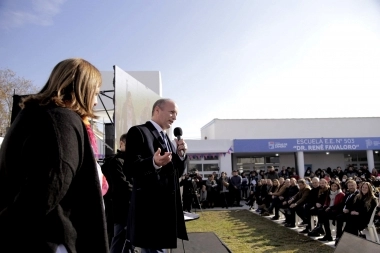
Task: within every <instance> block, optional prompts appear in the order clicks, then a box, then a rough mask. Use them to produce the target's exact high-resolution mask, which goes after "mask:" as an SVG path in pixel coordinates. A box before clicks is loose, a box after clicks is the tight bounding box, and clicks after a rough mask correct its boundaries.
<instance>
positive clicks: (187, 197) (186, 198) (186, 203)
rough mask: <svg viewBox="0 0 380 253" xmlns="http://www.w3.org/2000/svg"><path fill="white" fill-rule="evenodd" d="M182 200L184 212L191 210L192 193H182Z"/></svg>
mask: <svg viewBox="0 0 380 253" xmlns="http://www.w3.org/2000/svg"><path fill="white" fill-rule="evenodd" d="M182 200H183V210H184V211H186V212H189V213H190V212H191V203H192V202H193V195H192V194H184V195H183V196H182Z"/></svg>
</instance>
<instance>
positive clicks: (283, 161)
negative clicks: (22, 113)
mask: <svg viewBox="0 0 380 253" xmlns="http://www.w3.org/2000/svg"><path fill="white" fill-rule="evenodd" d="M282 166H285V167H286V168H287V167H290V168H292V167H294V168H295V167H296V162H295V158H294V155H293V154H280V168H279V171H280V170H281V168H282Z"/></svg>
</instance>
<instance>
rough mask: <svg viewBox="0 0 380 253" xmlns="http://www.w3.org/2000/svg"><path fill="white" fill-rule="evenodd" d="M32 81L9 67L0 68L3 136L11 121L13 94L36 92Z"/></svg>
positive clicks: (0, 104)
mask: <svg viewBox="0 0 380 253" xmlns="http://www.w3.org/2000/svg"><path fill="white" fill-rule="evenodd" d="M37 90H38V89H37V87H35V86H34V85H33V83H32V81H30V80H27V79H25V78H23V77H19V76H17V75H16V73H15V72H14V71H12V70H10V69H0V136H4V135H5V132H6V130H7V128H8V127H9V126H10V123H11V115H12V105H13V95H14V94H17V95H27V94H33V93H36V92H37Z"/></svg>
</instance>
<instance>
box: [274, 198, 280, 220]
mask: <svg viewBox="0 0 380 253" xmlns="http://www.w3.org/2000/svg"><path fill="white" fill-rule="evenodd" d="M272 206H273V208H274V216H276V217H279V216H280V213H279V210H280V207H281V206H282V200H280V199H279V198H274V199H273V202H272Z"/></svg>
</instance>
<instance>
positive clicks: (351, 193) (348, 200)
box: [335, 180, 359, 246]
mask: <svg viewBox="0 0 380 253" xmlns="http://www.w3.org/2000/svg"><path fill="white" fill-rule="evenodd" d="M346 184H347V193H346V195H345V196H344V199H343V203H344V207H343V212H342V213H341V214H340V215H338V216H337V217H336V238H335V246H336V245H337V244H338V242H339V240H340V237H341V236H342V234H343V223H344V222H346V221H347V220H348V219H349V217H350V212H351V210H352V207H353V204H354V199H355V196H356V195H357V194H358V193H359V190H358V189H357V184H356V182H355V181H354V180H348V181H347V182H346Z"/></svg>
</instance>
